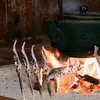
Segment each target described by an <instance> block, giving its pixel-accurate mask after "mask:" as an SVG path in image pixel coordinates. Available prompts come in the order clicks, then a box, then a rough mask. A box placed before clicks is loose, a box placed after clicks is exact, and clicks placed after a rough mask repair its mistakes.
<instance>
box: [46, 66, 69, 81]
mask: <svg viewBox="0 0 100 100" xmlns="http://www.w3.org/2000/svg"><path fill="white" fill-rule="evenodd" d="M70 73H71V69H70V68H69V67H67V66H64V67H59V68H53V69H52V70H50V72H49V74H48V75H47V78H48V81H50V79H53V78H55V77H60V76H62V75H67V74H70Z"/></svg>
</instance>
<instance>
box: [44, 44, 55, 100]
mask: <svg viewBox="0 0 100 100" xmlns="http://www.w3.org/2000/svg"><path fill="white" fill-rule="evenodd" d="M43 49H44V46H42V57H43V66H44V76H45V79H46V82H47V88H48V92H49V95H50V100H53V97H52V91H51V87H50V81H48V77H47V76H48V74H49V67H48V65H47V61H46V57H45V54H44V51H43Z"/></svg>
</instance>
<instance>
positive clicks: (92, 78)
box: [78, 75, 100, 85]
mask: <svg viewBox="0 0 100 100" xmlns="http://www.w3.org/2000/svg"><path fill="white" fill-rule="evenodd" d="M78 76H79V77H80V78H81V79H82V80H84V81H87V82H90V83H93V84H94V85H98V84H99V83H100V81H99V80H98V79H96V78H94V77H92V76H89V75H84V76H81V75H78Z"/></svg>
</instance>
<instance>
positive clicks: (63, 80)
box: [44, 48, 100, 93]
mask: <svg viewBox="0 0 100 100" xmlns="http://www.w3.org/2000/svg"><path fill="white" fill-rule="evenodd" d="M44 53H45V56H46V59H47V63H48V65H50V67H51V68H57V67H62V66H66V67H69V68H72V70H71V71H72V73H71V74H67V75H63V76H61V77H56V78H55V82H56V84H57V89H56V91H57V92H60V93H68V92H69V90H74V91H77V92H80V93H91V91H89V90H90V89H93V90H99V89H100V85H94V84H93V83H90V82H87V81H84V80H82V79H80V78H78V77H77V76H76V74H75V72H76V73H78V75H82V76H84V75H89V76H92V77H93V78H96V79H98V80H99V79H100V66H99V64H98V62H97V60H96V58H72V57H71V58H68V59H67V60H66V62H61V61H59V60H58V59H57V58H56V57H55V54H54V53H52V52H51V51H48V50H46V49H45V48H44ZM58 55H59V54H58ZM70 66H71V67H70ZM78 67H80V69H78ZM92 86H93V87H92Z"/></svg>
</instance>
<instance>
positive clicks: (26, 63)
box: [22, 42, 35, 100]
mask: <svg viewBox="0 0 100 100" xmlns="http://www.w3.org/2000/svg"><path fill="white" fill-rule="evenodd" d="M24 47H25V42H24V43H23V46H22V54H23V56H24V57H23V61H24V64H25V68H26V74H27V77H28V81H29V86H30V90H31V93H32V97H33V100H35V96H34V92H33V87H32V82H31V78H30V76H29V70H30V64H29V60H28V58H27V55H26V53H25V50H24Z"/></svg>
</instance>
